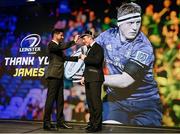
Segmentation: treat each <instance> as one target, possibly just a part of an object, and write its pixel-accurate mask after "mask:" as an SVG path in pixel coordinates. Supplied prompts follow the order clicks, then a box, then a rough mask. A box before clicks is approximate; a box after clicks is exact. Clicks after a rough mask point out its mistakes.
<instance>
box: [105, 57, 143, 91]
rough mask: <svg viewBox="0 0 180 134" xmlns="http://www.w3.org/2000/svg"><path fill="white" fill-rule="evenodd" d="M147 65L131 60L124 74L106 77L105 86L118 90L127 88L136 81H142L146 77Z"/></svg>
mask: <svg viewBox="0 0 180 134" xmlns="http://www.w3.org/2000/svg"><path fill="white" fill-rule="evenodd" d="M145 68H146V67H145V65H143V64H141V63H139V62H138V61H135V60H129V61H128V63H127V64H126V65H125V67H124V71H123V72H122V74H115V75H105V82H104V85H107V86H110V87H116V88H126V87H128V86H130V85H131V84H133V83H134V82H135V81H140V80H142V79H143V77H144V75H145V74H144V73H145Z"/></svg>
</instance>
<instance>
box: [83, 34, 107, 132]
mask: <svg viewBox="0 0 180 134" xmlns="http://www.w3.org/2000/svg"><path fill="white" fill-rule="evenodd" d="M81 38H82V42H83V44H84V45H86V46H87V48H88V49H87V52H86V54H84V55H83V54H82V55H81V59H82V60H84V63H85V70H84V74H83V78H82V80H81V84H84V85H85V91H86V99H87V104H88V108H89V113H90V119H89V123H88V125H87V127H86V130H87V132H97V131H100V130H101V129H102V102H101V86H102V83H103V81H104V74H103V61H104V51H103V48H102V47H101V46H100V45H99V44H97V43H96V42H95V41H94V38H93V34H92V32H90V31H86V32H85V33H84V34H83V35H81Z"/></svg>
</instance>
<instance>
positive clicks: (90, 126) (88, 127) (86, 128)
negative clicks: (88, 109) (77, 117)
mask: <svg viewBox="0 0 180 134" xmlns="http://www.w3.org/2000/svg"><path fill="white" fill-rule="evenodd" d="M90 128H92V125H90V124H87V126H85V127H82V128H81V129H82V130H88V129H90Z"/></svg>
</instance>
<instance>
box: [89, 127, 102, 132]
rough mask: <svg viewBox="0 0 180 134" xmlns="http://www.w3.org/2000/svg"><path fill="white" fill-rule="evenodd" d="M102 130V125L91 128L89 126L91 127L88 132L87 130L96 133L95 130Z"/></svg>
mask: <svg viewBox="0 0 180 134" xmlns="http://www.w3.org/2000/svg"><path fill="white" fill-rule="evenodd" d="M101 130H102V127H101V126H100V127H96V128H94V127H91V128H89V129H87V130H86V132H87V133H94V132H99V131H101Z"/></svg>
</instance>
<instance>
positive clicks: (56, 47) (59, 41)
mask: <svg viewBox="0 0 180 134" xmlns="http://www.w3.org/2000/svg"><path fill="white" fill-rule="evenodd" d="M63 38H64V32H63V30H62V29H54V30H53V31H52V40H51V41H50V42H49V44H48V56H49V65H48V68H47V72H46V74H45V78H46V79H47V86H48V92H47V98H46V103H45V113H44V124H43V128H44V129H45V130H51V128H52V124H51V113H52V109H53V104H54V102H56V111H57V114H56V118H57V125H56V127H57V129H59V128H66V129H69V128H72V127H70V126H68V125H67V124H66V123H65V121H64V115H63V107H64V95H63V74H64V61H65V60H70V61H78V57H66V56H64V55H63V50H65V49H67V48H70V47H72V46H73V45H74V44H75V43H76V42H77V40H78V38H79V36H78V35H76V36H75V38H74V40H73V41H71V42H68V43H63Z"/></svg>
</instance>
